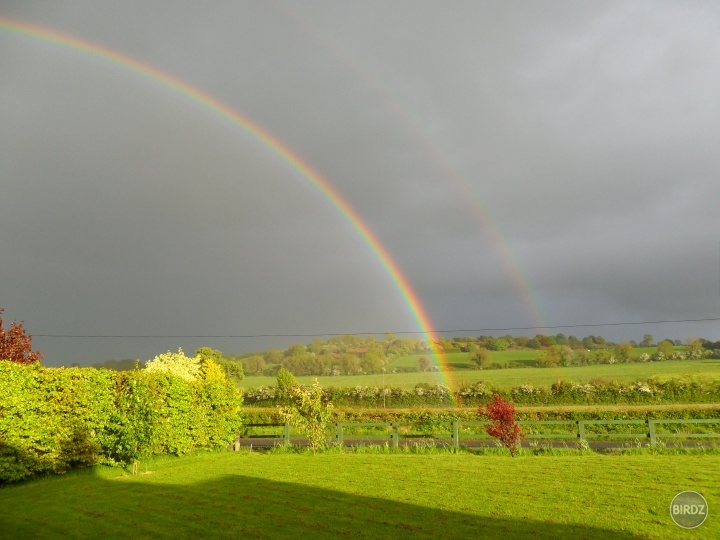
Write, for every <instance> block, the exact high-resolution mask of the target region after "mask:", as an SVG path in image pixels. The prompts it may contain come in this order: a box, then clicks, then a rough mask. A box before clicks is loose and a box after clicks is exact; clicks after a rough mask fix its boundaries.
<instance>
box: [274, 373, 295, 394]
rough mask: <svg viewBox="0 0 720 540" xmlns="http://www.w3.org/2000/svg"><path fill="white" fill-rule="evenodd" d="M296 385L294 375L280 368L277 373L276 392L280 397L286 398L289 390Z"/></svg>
mask: <svg viewBox="0 0 720 540" xmlns="http://www.w3.org/2000/svg"><path fill="white" fill-rule="evenodd" d="M296 384H297V381H296V380H295V375H293V374H292V373H290V371H288V370H287V369H285V368H280V370H279V371H278V373H277V386H276V388H277V392H278V394H279V395H280V396H287V395H288V393H289V391H290V389H291V388H292V387H293V386H295V385H296Z"/></svg>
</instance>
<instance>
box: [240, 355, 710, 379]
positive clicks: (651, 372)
mask: <svg viewBox="0 0 720 540" xmlns="http://www.w3.org/2000/svg"><path fill="white" fill-rule="evenodd" d="M511 352H513V353H515V352H518V351H511ZM519 352H527V351H519ZM529 352H532V351H529ZM454 354H458V355H466V354H467V353H454ZM408 358H409V357H408ZM651 376H658V377H660V378H661V379H668V378H672V377H688V376H690V377H698V378H703V379H708V380H710V379H712V380H717V379H720V360H717V359H703V360H683V361H673V360H668V361H665V362H645V363H637V364H612V365H610V364H603V365H596V366H584V367H567V368H562V367H559V368H512V369H489V370H473V371H452V372H450V373H449V374H448V375H447V376H446V375H444V374H442V373H437V372H435V373H434V372H421V373H386V374H385V376H384V382H385V385H386V386H399V387H403V388H412V387H414V386H415V385H416V384H417V383H420V382H424V383H445V382H446V380H447V378H449V379H450V380H451V381H455V382H456V383H459V382H460V381H466V382H469V383H472V382H477V381H486V382H490V383H492V384H493V385H495V386H497V387H500V388H508V387H512V386H519V385H521V384H532V385H534V386H549V385H551V384H552V383H554V382H555V381H557V380H558V379H566V380H569V381H577V382H580V383H586V382H590V381H591V380H592V379H595V378H598V377H601V378H604V379H611V380H616V381H619V382H632V381H635V380H637V379H641V378H647V377H651ZM314 378H315V377H298V378H297V379H298V381H299V382H301V383H304V384H310V383H312V381H313V379H314ZM317 379H318V380H319V381H320V384H322V385H323V386H378V387H380V386H382V384H383V376H382V375H381V374H375V375H346V376H339V377H330V376H327V377H317ZM275 383H276V379H275V377H246V378H245V379H244V380H243V381H242V382H241V383H240V386H241V387H243V388H250V387H258V386H275Z"/></svg>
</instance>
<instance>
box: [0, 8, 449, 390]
mask: <svg viewBox="0 0 720 540" xmlns="http://www.w3.org/2000/svg"><path fill="white" fill-rule="evenodd" d="M0 31H5V32H11V33H14V34H19V35H23V36H26V37H30V38H33V39H37V40H40V41H45V42H48V43H52V44H56V45H62V46H64V47H66V48H69V49H73V50H76V51H79V52H81V53H84V54H89V55H92V56H95V57H97V58H101V59H102V60H105V61H107V62H109V63H112V64H115V65H118V66H120V67H122V68H126V69H130V70H132V71H134V72H136V73H140V74H142V75H145V76H147V77H149V78H151V79H153V80H155V81H157V82H159V83H162V84H163V85H164V86H166V87H168V88H170V89H171V90H173V91H175V92H178V93H180V94H183V95H184V96H186V97H188V98H190V99H191V100H193V101H195V102H197V103H199V104H200V105H202V106H203V107H205V108H206V109H209V110H211V111H213V112H214V113H216V114H218V115H220V116H221V117H223V118H225V119H226V120H229V121H230V122H232V123H233V124H235V125H236V126H238V127H240V128H242V129H243V130H244V131H245V132H246V133H248V134H250V135H251V136H252V137H253V138H255V139H257V140H258V141H259V142H260V143H262V144H263V145H264V146H266V147H268V148H270V149H271V150H272V151H273V153H274V154H275V155H277V156H279V157H280V158H282V160H283V161H284V162H285V163H286V164H288V165H290V166H291V167H292V168H293V169H295V170H296V171H297V172H298V173H299V174H300V175H301V176H302V177H304V178H305V179H307V180H308V181H310V182H311V183H312V184H313V185H314V186H315V187H316V188H317V189H318V190H319V191H320V192H321V193H322V195H323V196H324V197H325V198H326V199H327V200H328V201H330V203H332V204H333V206H335V207H336V208H337V209H338V211H339V212H340V213H341V214H342V216H343V217H344V218H345V219H346V220H347V221H348V222H349V223H350V224H351V225H352V226H353V228H354V229H355V230H356V231H357V233H358V234H359V235H360V237H361V238H362V240H363V241H364V242H365V243H366V244H367V245H368V246H369V247H370V249H371V250H372V252H373V253H374V254H375V256H376V257H377V259H378V260H379V261H380V263H381V265H382V266H383V268H384V269H385V271H386V272H387V274H388V275H389V276H390V278H391V279H392V281H393V283H394V284H395V287H396V288H397V290H398V292H399V293H400V295H401V297H402V298H403V301H404V303H405V304H406V305H407V307H408V309H409V311H410V313H411V315H412V317H413V319H414V320H415V322H416V324H417V326H418V329H419V331H420V332H421V333H422V334H424V335H425V336H427V339H428V341H429V342H430V343H432V342H433V341H435V340H437V335H436V333H435V332H434V330H433V328H434V327H433V324H432V322H431V320H430V317H429V316H428V314H427V312H426V310H425V308H424V307H423V305H422V304H421V302H420V298H419V296H418V294H417V293H416V292H415V290H414V289H413V288H412V286H411V284H410V282H409V280H408V279H407V277H406V276H405V275H404V274H403V272H402V271H401V270H400V268H399V266H398V265H397V263H396V262H395V261H394V260H393V258H392V257H391V255H390V253H389V252H388V250H387V249H386V248H385V246H383V244H382V243H381V242H380V240H379V239H378V238H377V236H376V235H375V233H373V231H372V230H371V229H370V227H369V226H368V224H367V223H365V221H364V220H363V219H362V218H361V217H360V215H359V214H358V213H357V211H356V210H355V209H354V208H353V207H352V206H351V205H350V203H349V202H348V201H347V200H345V199H344V198H343V197H342V196H341V195H340V193H339V192H338V191H337V190H336V189H335V188H334V187H333V186H332V185H331V184H330V182H328V181H327V180H326V179H325V178H323V177H322V176H321V175H320V174H319V173H318V172H316V171H315V170H313V169H312V167H310V165H308V164H307V163H306V162H305V161H304V160H303V159H302V158H301V157H300V156H299V155H297V154H296V153H295V152H293V151H292V150H291V149H290V148H288V147H287V146H286V145H285V144H283V143H282V142H281V141H280V140H279V139H277V138H276V137H275V136H273V135H272V134H271V133H269V132H268V131H267V130H265V129H263V128H262V127H260V126H259V125H257V124H255V123H254V122H252V121H251V120H249V119H248V118H246V117H244V116H242V115H241V114H240V113H238V112H237V111H235V110H234V109H232V108H231V107H230V106H228V105H226V104H225V103H222V102H221V101H219V100H217V99H216V98H214V97H213V96H211V95H209V94H207V93H205V92H203V91H202V90H200V89H198V88H196V87H194V86H191V85H190V84H188V83H186V82H184V81H181V80H180V79H177V78H175V77H173V76H172V75H169V74H167V73H165V72H163V71H161V70H159V69H157V68H155V67H153V66H150V65H148V64H145V63H143V62H140V61H139V60H136V59H135V58H131V57H130V56H127V55H125V54H123V53H120V52H117V51H114V50H111V49H108V48H106V47H103V46H101V45H98V44H96V43H93V42H90V41H86V40H84V39H80V38H77V37H74V36H71V35H67V34H64V33H61V32H58V31H56V30H52V29H49V28H46V27H43V26H39V25H35V24H30V23H27V22H24V21H19V20H16V19H10V18H8V17H5V16H2V15H0ZM433 357H434V360H435V363H436V364H437V365H438V367H439V369H440V371H441V373H442V376H443V378H444V379H445V382H446V384H447V385H448V386H450V387H453V386H454V385H453V384H452V381H451V380H450V377H449V373H450V370H448V369H447V360H446V358H445V355H444V353H443V351H442V349H440V348H439V347H435V346H434V345H433Z"/></svg>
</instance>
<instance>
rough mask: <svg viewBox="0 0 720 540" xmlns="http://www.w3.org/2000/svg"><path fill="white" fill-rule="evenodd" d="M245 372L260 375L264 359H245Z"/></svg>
mask: <svg viewBox="0 0 720 540" xmlns="http://www.w3.org/2000/svg"><path fill="white" fill-rule="evenodd" d="M244 364H245V371H247V372H248V374H252V375H262V374H263V370H264V369H265V359H264V358H263V357H262V356H259V355H256V356H251V357H250V358H246V359H245V362H244Z"/></svg>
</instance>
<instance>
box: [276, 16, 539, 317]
mask: <svg viewBox="0 0 720 540" xmlns="http://www.w3.org/2000/svg"><path fill="white" fill-rule="evenodd" d="M274 7H275V9H276V10H277V11H278V12H279V13H281V14H282V15H283V16H285V17H287V18H289V19H290V20H291V21H292V23H293V25H294V26H295V27H296V28H299V29H300V30H302V31H303V32H304V33H305V35H306V36H307V37H309V38H310V39H312V40H314V41H315V42H316V43H318V45H319V46H320V47H322V49H323V50H324V51H325V52H326V53H327V54H328V55H331V56H333V57H334V58H335V59H336V60H337V62H336V63H337V65H338V66H339V67H341V68H343V69H345V70H346V71H347V72H349V73H350V74H351V75H352V76H353V77H354V78H355V79H357V80H358V81H360V82H362V83H363V84H365V85H367V86H369V87H370V88H371V89H372V90H373V91H374V92H375V94H376V95H377V96H378V97H379V98H380V99H382V100H383V102H384V103H385V104H386V105H388V108H389V110H391V111H393V112H394V114H395V115H396V116H397V119H398V123H400V124H401V125H404V126H406V127H407V131H408V132H409V133H410V134H411V136H413V137H415V138H416V139H417V141H418V143H419V144H421V145H422V147H423V153H424V155H425V156H428V157H429V158H430V159H431V160H432V161H434V162H435V164H436V166H437V167H438V169H439V172H440V173H441V174H440V177H441V178H442V179H443V181H444V182H446V183H447V184H450V185H453V186H454V187H455V189H456V190H457V192H458V194H459V197H458V200H460V201H463V202H464V203H465V204H466V205H467V206H468V207H469V209H470V211H471V212H472V215H473V217H474V218H475V220H476V221H477V222H478V223H480V225H481V226H482V227H483V231H484V232H485V233H487V234H488V238H489V240H490V242H491V243H492V246H493V249H494V251H495V252H496V253H497V254H498V255H499V257H500V261H501V263H502V265H503V266H504V268H505V270H506V271H507V276H508V278H509V279H510V280H511V282H512V284H513V288H514V289H515V291H517V293H518V295H519V297H520V299H521V301H522V303H523V305H524V306H525V308H526V311H527V314H528V315H529V316H530V321H531V325H532V326H533V327H538V328H547V327H550V326H551V325H550V324H549V323H548V320H549V318H548V317H547V315H546V314H545V313H544V311H543V309H542V306H541V302H540V300H539V299H538V298H537V295H536V294H535V293H534V292H533V291H534V287H533V286H532V283H531V281H530V278H529V277H528V275H527V274H526V273H525V272H524V271H523V269H522V266H521V265H520V263H519V261H518V258H517V256H516V255H515V253H513V251H512V250H511V248H510V243H509V242H508V241H507V239H506V238H505V235H504V234H503V232H502V230H501V228H500V226H499V225H498V222H497V220H496V219H494V218H493V214H492V212H491V211H490V209H489V208H488V207H487V205H485V204H483V202H482V199H481V198H480V197H478V195H477V194H476V193H475V192H474V191H473V189H472V188H471V187H470V183H469V182H468V180H467V178H466V175H464V174H463V173H462V172H461V171H460V169H459V167H458V166H457V164H455V163H454V162H453V161H452V160H451V159H450V158H449V157H448V156H447V155H446V154H445V153H443V152H442V151H441V150H440V148H441V145H440V144H437V142H436V141H435V140H434V138H433V136H432V135H431V134H430V133H428V131H427V129H425V128H424V127H423V126H422V125H421V123H420V122H419V121H418V119H417V118H416V117H415V116H413V114H412V113H411V112H410V111H409V110H408V108H407V105H406V104H405V103H404V102H403V101H402V100H401V99H398V98H397V96H395V95H394V94H393V93H392V91H391V90H390V89H389V88H388V87H387V86H386V85H385V83H384V82H383V81H382V80H381V79H380V78H378V77H377V76H376V75H375V74H374V73H373V72H372V71H371V70H370V69H368V68H367V67H366V66H364V65H363V64H361V63H360V62H358V61H357V60H356V59H355V58H354V57H353V56H352V55H351V54H350V53H348V52H347V51H346V50H345V49H344V47H343V45H342V43H339V42H338V41H337V40H334V39H332V38H331V37H329V36H328V35H326V34H325V33H324V32H323V31H322V29H321V28H320V27H319V26H318V25H316V24H315V22H314V21H313V20H311V19H309V18H307V17H306V16H305V15H304V14H303V13H301V11H300V10H298V9H296V8H295V7H294V6H293V5H292V4H284V5H282V6H279V5H276V6H274Z"/></svg>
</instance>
